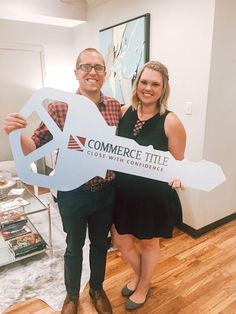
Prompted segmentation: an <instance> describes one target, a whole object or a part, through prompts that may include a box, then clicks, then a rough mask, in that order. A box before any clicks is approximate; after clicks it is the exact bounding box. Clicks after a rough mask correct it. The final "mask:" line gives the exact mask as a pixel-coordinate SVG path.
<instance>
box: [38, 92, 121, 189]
mask: <svg viewBox="0 0 236 314" xmlns="http://www.w3.org/2000/svg"><path fill="white" fill-rule="evenodd" d="M77 94H79V95H81V94H80V92H79V90H78V91H77ZM97 107H98V109H99V111H100V112H101V114H102V116H103V118H104V119H105V120H106V122H107V124H108V125H110V126H116V127H117V126H118V123H119V118H120V104H119V102H118V101H117V100H116V99H114V98H111V97H108V96H104V95H103V94H102V93H101V96H100V100H99V102H98V104H97ZM67 110H68V105H67V103H64V102H60V101H55V102H53V103H51V104H49V106H48V113H49V114H50V116H51V117H52V118H53V120H54V121H55V122H56V124H57V125H58V127H59V128H60V129H61V131H62V130H63V128H64V124H65V119H66V114H67ZM52 138H53V137H52V134H51V133H50V132H49V130H48V128H47V127H46V125H45V124H44V123H43V122H41V123H40V125H39V127H38V128H37V129H36V130H35V131H34V134H33V136H32V139H33V141H34V143H35V145H36V147H37V148H38V147H40V146H42V145H44V144H46V143H47V142H49V141H50V140H52ZM73 145H74V142H73V139H70V141H69V146H71V147H73ZM114 178H115V173H114V172H113V171H111V170H108V171H107V174H106V178H105V180H104V179H103V178H101V177H94V178H93V179H91V180H89V181H88V182H87V183H86V185H93V184H97V183H99V182H103V181H106V182H109V181H112V180H113V179H114Z"/></svg>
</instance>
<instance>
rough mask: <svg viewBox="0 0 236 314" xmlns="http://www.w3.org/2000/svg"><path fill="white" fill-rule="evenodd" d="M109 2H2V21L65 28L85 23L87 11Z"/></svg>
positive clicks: (4, 0) (75, 0) (88, 0)
mask: <svg viewBox="0 0 236 314" xmlns="http://www.w3.org/2000/svg"><path fill="white" fill-rule="evenodd" d="M106 1H108V0H50V1H48V0H33V1H32V0H11V1H9V0H1V2H0V19H4V20H11V21H24V22H31V23H40V24H47V25H56V26H63V27H74V26H76V25H79V24H81V23H84V22H85V21H86V19H87V11H88V10H89V8H91V7H92V6H97V5H99V4H101V3H104V2H106Z"/></svg>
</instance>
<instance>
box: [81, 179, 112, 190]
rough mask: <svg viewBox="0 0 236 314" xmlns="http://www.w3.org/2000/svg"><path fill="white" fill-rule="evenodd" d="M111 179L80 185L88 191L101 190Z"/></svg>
mask: <svg viewBox="0 0 236 314" xmlns="http://www.w3.org/2000/svg"><path fill="white" fill-rule="evenodd" d="M112 182H113V181H109V182H107V181H104V182H98V183H96V184H84V185H82V186H81V189H82V190H85V191H90V192H96V191H99V190H103V189H104V188H105V187H107V186H108V185H109V184H111V183H112Z"/></svg>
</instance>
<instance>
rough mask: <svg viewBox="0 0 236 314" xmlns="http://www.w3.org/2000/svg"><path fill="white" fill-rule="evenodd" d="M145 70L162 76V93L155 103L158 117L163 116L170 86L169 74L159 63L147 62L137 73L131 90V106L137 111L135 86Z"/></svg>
mask: <svg viewBox="0 0 236 314" xmlns="http://www.w3.org/2000/svg"><path fill="white" fill-rule="evenodd" d="M145 69H151V70H153V71H157V72H159V73H161V75H162V80H163V91H162V95H161V97H160V98H159V99H158V101H157V106H158V108H159V110H160V115H162V114H164V113H165V112H166V110H167V100H168V97H169V95H170V85H169V74H168V70H167V68H166V67H165V66H164V65H163V64H162V63H160V62H158V61H149V62H147V63H146V64H144V66H143V68H142V69H141V71H140V72H139V73H138V75H137V78H136V80H135V82H134V85H133V90H132V98H131V101H132V106H133V108H134V109H136V110H137V108H138V105H139V104H140V100H139V98H138V96H137V86H138V83H139V81H140V77H141V75H142V73H143V71H144V70H145Z"/></svg>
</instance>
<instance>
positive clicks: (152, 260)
mask: <svg viewBox="0 0 236 314" xmlns="http://www.w3.org/2000/svg"><path fill="white" fill-rule="evenodd" d="M140 247H141V272H140V277H139V282H138V285H137V287H136V289H135V292H134V293H133V294H132V296H131V297H130V300H132V301H133V302H135V303H142V302H144V301H145V299H146V295H147V293H148V289H149V288H150V283H151V279H152V276H153V274H154V272H155V269H156V266H157V264H158V262H159V259H160V244H159V238H152V239H149V240H140Z"/></svg>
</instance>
